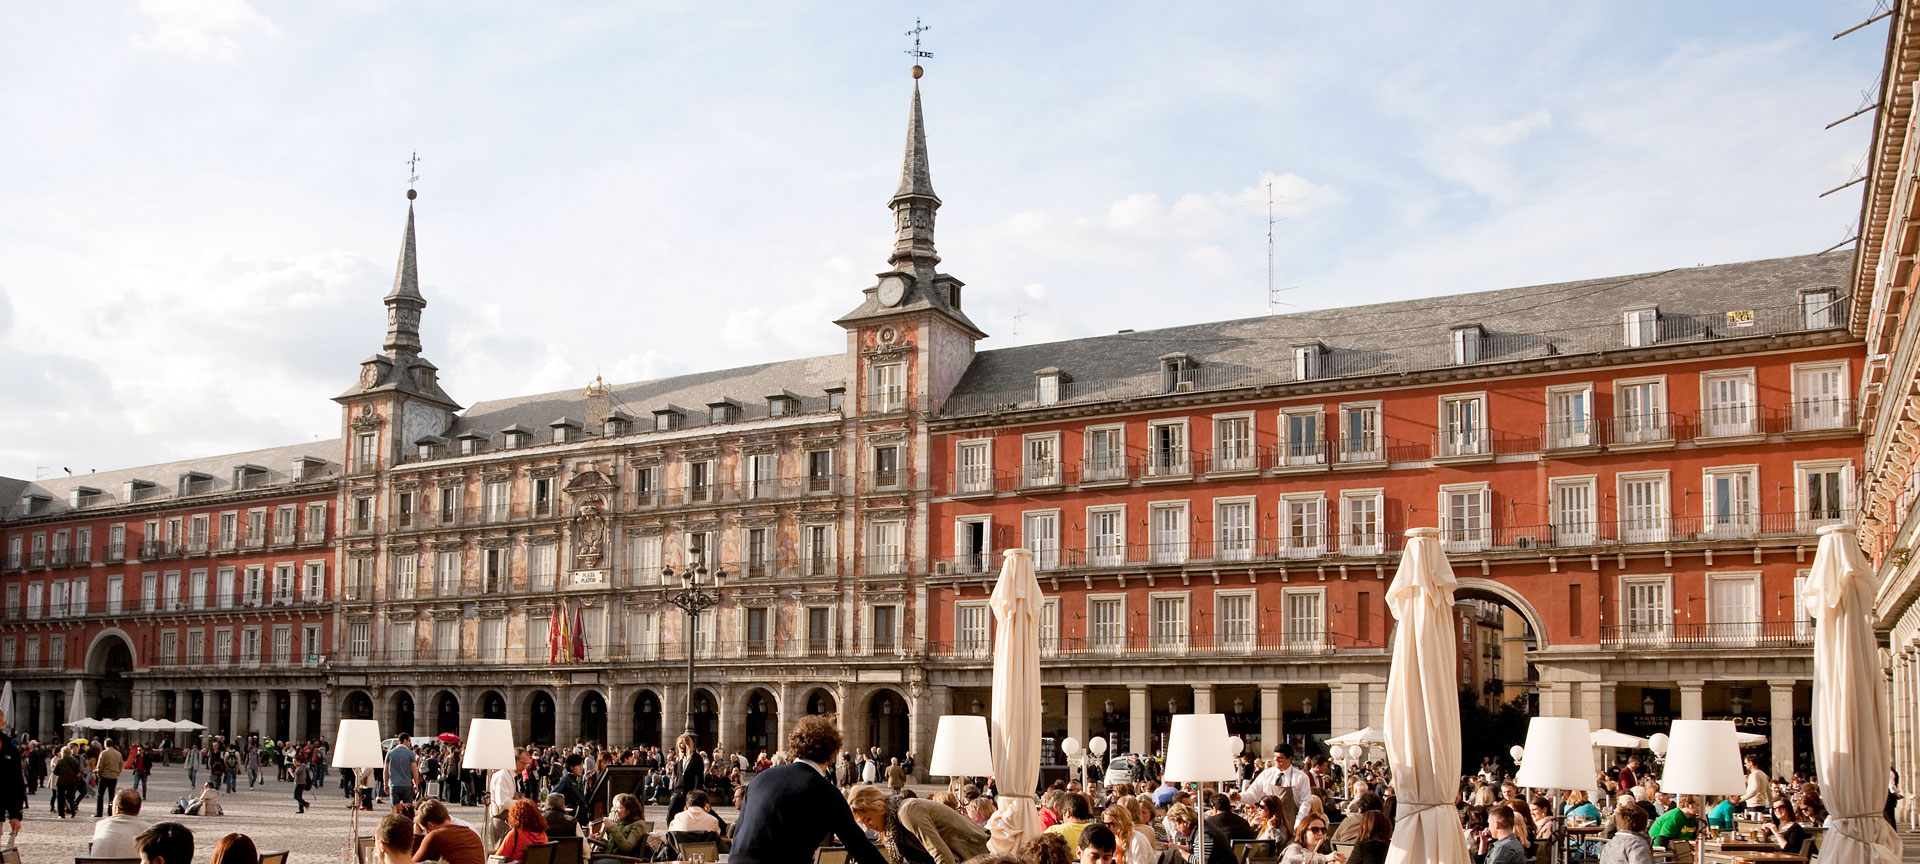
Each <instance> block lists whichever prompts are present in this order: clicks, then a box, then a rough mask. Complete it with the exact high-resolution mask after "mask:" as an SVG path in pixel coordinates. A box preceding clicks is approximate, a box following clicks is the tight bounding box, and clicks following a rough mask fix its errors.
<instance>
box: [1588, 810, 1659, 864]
mask: <svg viewBox="0 0 1920 864" xmlns="http://www.w3.org/2000/svg"><path fill="white" fill-rule="evenodd" d="M1647 822H1648V819H1647V811H1646V809H1645V808H1642V807H1641V806H1640V805H1639V804H1636V803H1632V802H1629V803H1625V804H1621V805H1620V806H1619V807H1618V808H1617V809H1615V810H1614V811H1613V827H1614V831H1613V839H1611V840H1608V841H1607V845H1605V846H1603V847H1601V848H1600V864H1653V840H1652V839H1651V838H1649V837H1648V836H1647V833H1646V832H1647Z"/></svg>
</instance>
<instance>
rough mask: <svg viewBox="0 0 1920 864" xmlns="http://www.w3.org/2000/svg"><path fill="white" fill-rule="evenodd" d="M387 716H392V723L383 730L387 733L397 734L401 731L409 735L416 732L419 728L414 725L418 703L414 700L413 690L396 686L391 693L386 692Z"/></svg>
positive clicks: (418, 708)
mask: <svg viewBox="0 0 1920 864" xmlns="http://www.w3.org/2000/svg"><path fill="white" fill-rule="evenodd" d="M387 716H388V717H390V718H392V723H393V725H391V726H388V727H387V728H386V729H385V730H383V731H385V732H386V733H387V734H388V735H399V734H400V733H402V732H405V733H407V734H409V735H412V734H417V732H418V731H419V730H417V729H415V728H414V726H415V724H417V723H418V722H419V718H420V705H419V703H418V702H416V701H415V700H414V698H413V691H411V690H407V689H405V688H396V689H395V690H394V691H393V692H392V693H389V694H387Z"/></svg>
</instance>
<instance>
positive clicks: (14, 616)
mask: <svg viewBox="0 0 1920 864" xmlns="http://www.w3.org/2000/svg"><path fill="white" fill-rule="evenodd" d="M324 605H326V604H325V603H324V602H323V601H322V600H321V599H320V598H319V597H317V596H315V597H296V596H294V595H288V596H285V597H280V596H275V595H272V594H269V593H264V592H263V593H261V594H246V593H240V594H234V593H221V594H216V595H214V596H213V597H211V598H209V597H207V596H205V595H202V596H200V597H198V598H192V599H171V600H166V601H159V602H157V601H155V600H154V599H153V598H134V597H125V596H122V597H114V596H112V595H111V594H109V595H107V596H105V597H91V598H88V600H87V602H85V603H76V602H73V601H72V599H71V598H69V599H68V601H67V602H65V603H59V604H55V603H54V602H53V601H52V600H51V599H49V600H46V601H43V605H42V606H41V607H34V608H28V607H24V606H23V607H18V608H14V609H10V610H7V611H6V612H5V613H4V614H0V621H28V620H35V621H37V620H49V621H58V620H62V619H68V620H73V619H81V618H122V617H154V616H159V615H169V614H177V613H192V614H195V615H204V614H207V613H228V614H231V613H245V612H249V611H252V610H258V609H265V608H278V609H299V608H317V607H321V606H324Z"/></svg>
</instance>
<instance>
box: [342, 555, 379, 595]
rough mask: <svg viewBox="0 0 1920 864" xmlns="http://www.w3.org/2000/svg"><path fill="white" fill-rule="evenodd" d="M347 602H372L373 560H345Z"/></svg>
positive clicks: (359, 558) (357, 558)
mask: <svg viewBox="0 0 1920 864" xmlns="http://www.w3.org/2000/svg"><path fill="white" fill-rule="evenodd" d="M346 594H347V599H348V600H353V601H358V602H361V603H368V602H371V601H372V600H373V559H372V558H361V557H354V558H348V559H347V588H346Z"/></svg>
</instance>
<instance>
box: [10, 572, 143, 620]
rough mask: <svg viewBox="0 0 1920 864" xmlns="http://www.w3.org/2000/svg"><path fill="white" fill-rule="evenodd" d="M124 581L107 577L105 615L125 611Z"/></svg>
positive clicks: (119, 578)
mask: <svg viewBox="0 0 1920 864" xmlns="http://www.w3.org/2000/svg"><path fill="white" fill-rule="evenodd" d="M125 579H126V577H124V576H121V575H119V574H114V575H112V576H108V577H107V614H109V615H118V614H120V613H121V612H123V611H125V607H124V605H123V604H124V600H125V596H126V585H125ZM9 587H12V586H9ZM9 593H11V592H9ZM14 599H18V598H17V597H16V598H14ZM7 605H8V606H9V607H11V606H12V605H13V604H12V603H8V604H7ZM7 611H8V612H9V613H11V612H12V611H13V610H12V609H11V608H9V609H8V610H7Z"/></svg>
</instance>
